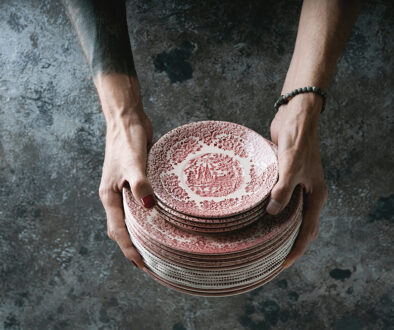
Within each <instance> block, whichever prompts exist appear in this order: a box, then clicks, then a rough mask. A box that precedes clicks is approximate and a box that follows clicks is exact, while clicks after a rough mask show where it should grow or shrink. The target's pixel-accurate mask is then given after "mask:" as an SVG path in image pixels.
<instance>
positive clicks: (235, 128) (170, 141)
mask: <svg viewBox="0 0 394 330" xmlns="http://www.w3.org/2000/svg"><path fill="white" fill-rule="evenodd" d="M147 175H148V179H149V180H150V182H151V184H152V187H153V190H154V191H155V194H156V196H157V198H158V199H159V200H160V201H161V202H162V203H164V204H166V205H167V206H168V207H169V208H172V209H174V210H175V211H177V212H179V213H184V214H188V215H191V216H195V217H204V218H211V217H216V218H217V217H228V216H233V215H237V214H240V213H243V212H245V211H247V210H249V209H251V208H253V207H255V206H257V205H258V204H259V203H261V202H262V201H263V200H264V199H265V198H266V197H267V196H268V195H269V194H270V192H271V189H272V188H273V186H274V184H275V183H276V181H277V179H278V162H277V157H276V154H275V152H274V150H273V149H272V147H271V143H270V141H268V140H266V139H264V138H263V137H262V136H261V135H259V134H257V133H256V132H254V131H252V130H251V129H249V128H246V127H244V126H241V125H238V124H234V123H230V122H224V121H201V122H195V123H191V124H187V125H183V126H180V127H177V128H175V129H173V130H172V131H170V132H168V133H167V134H165V135H164V136H163V137H162V138H160V139H159V140H158V141H157V142H156V143H155V144H154V145H153V147H152V149H151V150H150V153H149V155H148V165H147Z"/></svg>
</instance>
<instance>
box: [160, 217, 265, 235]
mask: <svg viewBox="0 0 394 330" xmlns="http://www.w3.org/2000/svg"><path fill="white" fill-rule="evenodd" d="M162 217H163V219H165V220H166V221H168V222H169V223H171V224H173V225H174V226H176V227H178V228H181V229H184V230H187V231H189V232H193V233H195V232H197V233H206V234H217V233H226V232H230V231H234V230H237V229H240V228H243V227H246V226H248V225H250V224H252V223H253V222H255V221H257V220H258V219H260V216H259V215H258V216H256V217H253V218H250V219H247V220H246V221H243V222H239V223H237V224H235V225H231V226H217V227H208V228H207V227H199V226H191V225H189V224H185V223H184V222H180V221H177V220H173V219H171V218H168V217H165V216H163V215H162Z"/></svg>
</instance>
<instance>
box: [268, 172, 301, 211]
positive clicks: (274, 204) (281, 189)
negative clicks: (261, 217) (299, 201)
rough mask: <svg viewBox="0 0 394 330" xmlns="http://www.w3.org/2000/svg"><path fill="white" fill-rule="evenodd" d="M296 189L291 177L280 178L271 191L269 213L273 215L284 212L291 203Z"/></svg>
mask: <svg viewBox="0 0 394 330" xmlns="http://www.w3.org/2000/svg"><path fill="white" fill-rule="evenodd" d="M295 187H296V183H295V181H294V180H291V179H290V178H289V176H286V175H283V176H280V177H279V181H278V182H277V184H276V185H275V186H274V188H273V189H272V191H271V196H270V200H269V203H268V205H267V212H268V213H269V214H272V215H276V214H278V213H280V212H282V210H283V209H284V208H285V207H286V205H287V204H288V203H289V201H290V198H291V195H292V194H293V191H294V188H295Z"/></svg>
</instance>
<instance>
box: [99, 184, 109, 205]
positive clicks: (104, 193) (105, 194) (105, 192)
mask: <svg viewBox="0 0 394 330" xmlns="http://www.w3.org/2000/svg"><path fill="white" fill-rule="evenodd" d="M110 193H111V189H110V188H108V187H105V186H100V188H99V196H100V200H101V201H102V202H103V203H105V202H107V201H108V200H109V196H110Z"/></svg>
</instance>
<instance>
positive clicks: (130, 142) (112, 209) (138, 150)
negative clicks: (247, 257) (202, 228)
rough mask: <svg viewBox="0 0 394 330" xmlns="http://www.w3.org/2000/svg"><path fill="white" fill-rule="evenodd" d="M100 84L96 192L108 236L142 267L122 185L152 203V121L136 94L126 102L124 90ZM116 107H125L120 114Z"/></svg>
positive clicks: (147, 205) (144, 203) (141, 201)
mask: <svg viewBox="0 0 394 330" xmlns="http://www.w3.org/2000/svg"><path fill="white" fill-rule="evenodd" d="M122 79H123V78H122ZM119 83H120V82H119V81H117V84H116V85H114V86H120V85H122V84H119ZM101 87H102V88H101V89H99V94H100V99H101V101H102V102H101V103H102V106H103V111H104V114H105V115H106V119H107V134H106V147H105V159H104V165H103V173H102V178H101V183H100V189H99V194H100V199H101V201H102V203H103V206H104V208H105V211H106V215H107V229H108V236H109V237H110V238H111V239H112V240H114V241H115V242H116V243H117V244H118V245H119V247H120V249H121V250H122V252H123V254H124V255H125V257H126V258H127V259H128V260H130V261H131V262H133V263H134V264H135V265H136V266H137V267H138V268H140V269H143V268H144V267H145V266H144V262H143V260H142V258H141V256H140V254H139V253H138V252H137V250H136V249H135V247H134V246H133V244H132V242H131V240H130V236H129V234H128V231H127V228H126V225H125V220H124V219H125V215H124V211H123V200H122V188H123V187H124V186H125V185H126V184H128V185H129V186H130V189H131V192H132V193H133V196H134V199H135V200H136V202H137V203H139V204H140V205H142V206H144V207H145V208H151V207H153V205H154V204H155V200H154V198H153V190H152V187H151V185H150V183H149V181H148V179H147V177H146V175H145V168H146V161H147V150H148V145H149V144H150V143H151V142H152V136H153V130H152V124H151V122H150V120H149V118H148V117H147V116H146V114H145V113H144V112H143V110H142V103H141V100H140V98H139V97H136V98H138V101H137V103H134V102H129V101H130V100H127V99H128V98H127V97H125V95H123V94H124V93H123V92H122V93H121V94H122V95H119V90H118V89H114V90H113V91H111V86H107V85H105V86H101ZM115 92H116V93H115ZM136 95H139V94H138V93H137V94H136ZM129 96H130V95H129ZM134 96H135V95H134ZM116 98H119V99H121V100H122V101H121V102H119V99H118V100H116ZM132 98H134V97H132ZM129 99H130V97H129ZM119 104H122V107H119ZM130 104H131V105H133V106H129V105H130ZM119 108H122V109H127V111H122V113H121V115H119V113H120V111H118V110H119Z"/></svg>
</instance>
